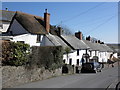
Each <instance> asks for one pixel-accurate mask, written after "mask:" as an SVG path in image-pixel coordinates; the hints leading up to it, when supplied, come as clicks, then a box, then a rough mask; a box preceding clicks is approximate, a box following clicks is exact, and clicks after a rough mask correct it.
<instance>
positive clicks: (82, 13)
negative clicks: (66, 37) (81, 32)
mask: <svg viewBox="0 0 120 90" xmlns="http://www.w3.org/2000/svg"><path fill="white" fill-rule="evenodd" d="M105 3H106V2H102V3H100V4H97V5H96V6H94V7H92V8H89V9H87V10H86V11H83V12H81V13H80V14H78V15H76V16H73V17H71V18H69V19H66V20H63V21H62V22H68V21H70V20H73V19H75V18H77V17H79V16H81V15H84V14H86V13H88V12H89V11H91V10H93V9H95V8H97V7H99V6H101V5H103V4H105Z"/></svg>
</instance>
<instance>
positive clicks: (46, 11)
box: [44, 9, 50, 33]
mask: <svg viewBox="0 0 120 90" xmlns="http://www.w3.org/2000/svg"><path fill="white" fill-rule="evenodd" d="M44 21H45V29H46V31H47V33H49V31H50V14H49V13H48V10H47V9H45V13H44Z"/></svg>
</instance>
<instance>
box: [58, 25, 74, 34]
mask: <svg viewBox="0 0 120 90" xmlns="http://www.w3.org/2000/svg"><path fill="white" fill-rule="evenodd" d="M58 27H61V28H62V30H63V34H64V35H72V32H71V30H70V28H69V27H68V26H66V25H63V24H61V25H58Z"/></svg>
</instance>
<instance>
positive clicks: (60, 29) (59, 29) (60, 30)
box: [57, 27, 62, 36]
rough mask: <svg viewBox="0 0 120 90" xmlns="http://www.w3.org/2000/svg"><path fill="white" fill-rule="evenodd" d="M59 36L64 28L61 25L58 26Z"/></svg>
mask: <svg viewBox="0 0 120 90" xmlns="http://www.w3.org/2000/svg"><path fill="white" fill-rule="evenodd" d="M57 34H58V36H60V35H62V28H61V27H58V33H57Z"/></svg>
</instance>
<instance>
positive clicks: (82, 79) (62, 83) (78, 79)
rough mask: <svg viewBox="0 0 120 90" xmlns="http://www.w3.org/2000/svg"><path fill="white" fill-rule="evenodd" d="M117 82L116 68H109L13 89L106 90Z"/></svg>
mask: <svg viewBox="0 0 120 90" xmlns="http://www.w3.org/2000/svg"><path fill="white" fill-rule="evenodd" d="M116 81H118V67H117V66H115V67H113V68H112V67H109V68H105V69H103V70H102V72H98V73H96V74H74V75H65V76H59V77H54V78H50V79H47V80H42V81H37V82H33V83H29V84H25V85H21V86H17V87H15V88H107V87H108V86H109V85H111V84H112V83H114V82H116Z"/></svg>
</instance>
